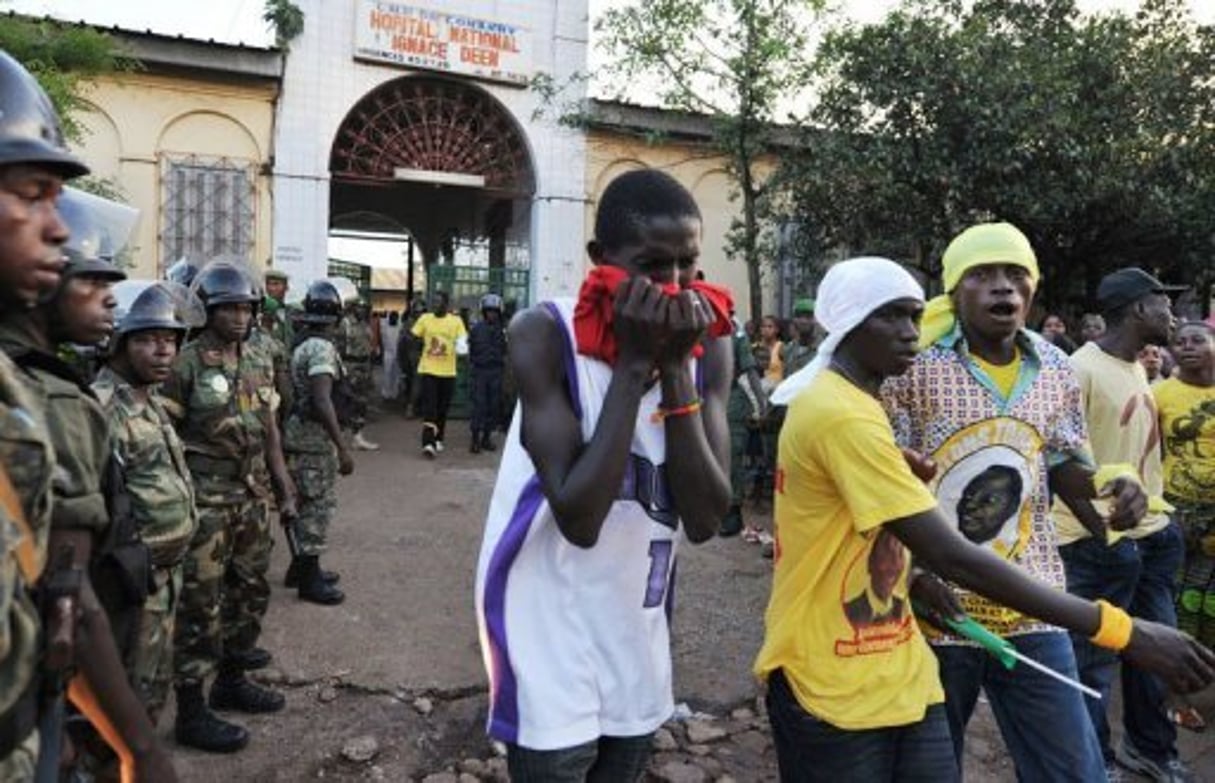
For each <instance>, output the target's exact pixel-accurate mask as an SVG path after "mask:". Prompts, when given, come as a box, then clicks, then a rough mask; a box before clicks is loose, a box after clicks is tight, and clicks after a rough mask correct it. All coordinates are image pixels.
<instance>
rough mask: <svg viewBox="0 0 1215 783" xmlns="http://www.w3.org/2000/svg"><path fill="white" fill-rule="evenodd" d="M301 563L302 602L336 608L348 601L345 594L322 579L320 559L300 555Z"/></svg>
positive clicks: (300, 591)
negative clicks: (336, 605) (335, 606)
mask: <svg viewBox="0 0 1215 783" xmlns="http://www.w3.org/2000/svg"><path fill="white" fill-rule="evenodd" d="M299 562H300V568H299V571H300V589H299V596H300V600H301V601H311V602H312V603H314V604H321V605H323V606H334V605H335V604H340V603H341V602H342V601H345V600H346V595H345V593H343V592H342V591H341V590H339V589H337V588H336V587H334V586H333V585H332V584H329V583H328V582H326V581H325V580H324V578H322V577H321V573H322V572H321V564H320V559H319V558H318V557H317V556H316V555H300V558H299Z"/></svg>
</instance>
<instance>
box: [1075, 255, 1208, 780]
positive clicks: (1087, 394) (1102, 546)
mask: <svg viewBox="0 0 1215 783" xmlns="http://www.w3.org/2000/svg"><path fill="white" fill-rule="evenodd" d="M1173 290H1177V289H1174V288H1171V287H1169V286H1165V285H1164V284H1163V283H1161V282H1160V281H1159V280H1157V279H1156V278H1154V277H1152V276H1151V275H1149V274H1148V273H1147V272H1144V271H1143V270H1142V269H1138V268H1134V267H1128V268H1125V269H1119V270H1117V271H1115V272H1112V273H1110V274H1109V275H1106V276H1105V277H1104V278H1102V280H1101V283H1100V285H1099V286H1098V288H1097V300H1098V302H1099V303H1100V305H1101V309H1102V315H1103V316H1104V318H1105V323H1106V331H1105V332H1104V333H1103V334H1102V335H1101V336H1100V337H1098V338H1097V339H1095V340H1092V341H1090V342H1087V343H1085V344H1084V345H1083V346H1081V347H1080V348H1079V349H1078V350H1077V351H1076V352H1075V353H1074V354H1072V356H1071V363H1072V367H1073V368H1074V369H1075V371H1076V376H1077V379H1078V380H1079V381H1080V391H1081V400H1082V405H1083V407H1084V418H1085V420H1086V422H1087V423H1088V432H1089V441H1090V444H1091V446H1092V451H1093V457H1094V459H1096V461H1097V464H1099V465H1117V464H1125V465H1129V466H1131V467H1132V468H1134V470H1135V471H1136V472H1137V473H1138V474H1139V476H1140V478H1141V479H1142V482H1143V488H1144V491H1145V492H1147V494H1148V497H1149V498H1160V497H1161V495H1162V493H1163V491H1164V469H1163V468H1162V466H1161V459H1160V423H1159V421H1158V418H1157V412H1156V403H1155V401H1154V399H1153V397H1152V390H1151V387H1150V386H1149V385H1148V380H1147V374H1146V373H1145V371H1144V369H1143V365H1141V364H1140V363H1139V362H1138V355H1139V351H1140V350H1142V349H1143V347H1144V346H1145V345H1147V344H1149V343H1163V342H1165V341H1167V340H1168V338H1169V332H1170V330H1171V327H1172V324H1173V313H1172V309H1171V306H1170V303H1169V297H1168V293H1169V292H1170V291H1173ZM1107 505H1108V504H1107V503H1106V501H1102V500H1093V501H1080V500H1076V499H1073V500H1072V501H1071V502H1070V504H1069V505H1064V504H1062V503H1056V508H1055V509H1054V516H1055V523H1056V525H1057V529H1058V537H1059V543H1060V547H1059V554H1060V556H1062V558H1063V565H1064V568H1065V570H1066V574H1067V589H1068V592H1071V593H1074V594H1076V595H1079V596H1082V597H1084V598H1089V599H1093V600H1096V599H1098V598H1102V599H1105V600H1107V601H1109V602H1110V603H1112V604H1114V605H1116V606H1121V607H1122V608H1124V609H1128V610H1129V609H1131V608H1134V610H1135V614H1136V615H1138V616H1140V617H1144V618H1146V619H1149V620H1152V621H1155V622H1159V623H1163V624H1165V625H1170V626H1174V627H1175V626H1176V625H1177V613H1176V609H1175V606H1174V599H1173V590H1174V586H1173V584H1174V578H1175V577H1176V574H1177V571H1178V570H1179V569H1180V568H1181V563H1182V558H1183V555H1184V548H1185V547H1184V544H1183V542H1182V538H1181V530H1180V528H1179V527H1178V525H1177V524H1176V523H1174V522H1173V521H1172V520H1171V519H1170V518H1169V515H1168V514H1167V513H1165V512H1164V511H1163V510H1160V509H1161V506H1160V505H1159V504H1152V503H1149V510H1148V513H1147V514H1146V515H1145V516H1144V517H1143V519H1141V520H1140V521H1139V522H1138V524H1135V525H1134V526H1132V527H1129V528H1126V529H1123V530H1120V531H1114V532H1113V533H1112V534H1109V533H1107V532H1106V525H1105V523H1104V516H1105V512H1106V510H1107V508H1106V507H1107ZM1119 533H1121V534H1123V535H1124V536H1125V537H1121V536H1119V535H1118V534H1119ZM1072 644H1073V646H1074V648H1075V651H1076V666H1077V668H1078V669H1079V672H1080V679H1081V680H1082V681H1083V682H1084V683H1085V684H1087V685H1089V686H1090V687H1092V688H1096V689H1097V690H1099V691H1101V692H1102V693H1103V694H1108V693H1109V692H1110V690H1111V687H1112V683H1113V678H1114V675H1115V673H1116V672H1118V659H1117V657H1116V656H1114V655H1111V654H1109V653H1108V652H1107V651H1105V650H1101V649H1098V648H1095V647H1094V646H1093V645H1092V644H1091V643H1090V642H1089V641H1088V640H1087V639H1084V638H1082V637H1081V638H1077V637H1076V636H1075V635H1073V637H1072ZM1121 672H1122V694H1123V697H1122V722H1123V725H1124V727H1125V728H1126V734H1125V736H1124V739H1123V741H1122V744H1121V746H1120V747H1119V748H1118V749H1117V753H1116V754H1115V751H1114V749H1113V747H1112V746H1111V743H1110V726H1109V718H1108V716H1107V714H1106V710H1107V705H1108V702H1106V701H1104V700H1103V701H1097V700H1095V699H1090V700H1086V702H1085V704H1086V706H1087V707H1088V712H1089V717H1090V718H1091V719H1092V721H1093V728H1094V729H1096V731H1097V737H1098V740H1099V741H1100V743H1101V751H1102V754H1103V756H1104V757H1105V760H1106V762H1107V763H1109V762H1111V761H1113V760H1115V758H1116V760H1117V762H1118V764H1120V765H1121V766H1124V767H1126V768H1128V769H1130V770H1131V771H1133V772H1138V773H1140V774H1143V775H1146V776H1148V777H1151V778H1153V779H1156V780H1164V779H1169V780H1171V779H1173V777H1168V776H1169V775H1182V774H1184V767H1183V766H1182V763H1181V761H1180V760H1179V759H1178V756H1177V729H1176V727H1175V726H1174V724H1173V723H1172V721H1170V720H1169V718H1168V716H1167V714H1166V709H1167V704H1166V700H1167V697H1168V692H1167V690H1166V689H1165V688H1164V686H1163V684H1162V683H1161V682H1160V680H1159V679H1157V678H1156V677H1153V676H1151V675H1149V674H1147V673H1146V672H1143V671H1141V670H1138V669H1136V668H1135V667H1133V666H1123V667H1122V668H1121ZM1178 779H1181V778H1178Z"/></svg>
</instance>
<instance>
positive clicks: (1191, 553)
mask: <svg viewBox="0 0 1215 783" xmlns="http://www.w3.org/2000/svg"><path fill="white" fill-rule="evenodd" d="M1173 353H1174V354H1175V355H1176V357H1177V373H1176V374H1175V375H1174V376H1173V377H1172V378H1169V379H1168V380H1164V381H1161V382H1160V383H1158V384H1156V385H1155V386H1154V387H1153V388H1152V394H1153V395H1154V396H1155V398H1156V404H1157V405H1158V406H1159V408H1160V432H1161V437H1162V438H1163V439H1164V477H1165V478H1164V496H1165V498H1166V499H1167V500H1168V501H1169V502H1170V503H1172V504H1173V505H1175V506H1176V507H1177V518H1178V520H1179V521H1180V523H1181V529H1182V532H1183V534H1184V536H1185V542H1186V552H1185V566H1184V568H1183V569H1182V572H1181V597H1180V601H1179V603H1178V606H1177V625H1178V626H1179V627H1180V628H1182V629H1183V630H1186V631H1189V632H1190V633H1191V634H1193V635H1194V637H1195V638H1197V639H1198V641H1200V642H1202V643H1203V644H1205V645H1206V646H1208V647H1211V648H1215V617H1212V616H1211V615H1210V614H1209V613H1208V611H1204V610H1205V609H1206V607H1210V606H1215V327H1212V326H1210V325H1208V324H1205V323H1202V322H1201V321H1192V322H1189V323H1186V324H1182V326H1181V327H1180V328H1179V329H1178V330H1177V337H1176V339H1175V340H1174V341H1173Z"/></svg>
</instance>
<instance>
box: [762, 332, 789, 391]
mask: <svg viewBox="0 0 1215 783" xmlns="http://www.w3.org/2000/svg"><path fill="white" fill-rule="evenodd" d="M783 336H784V335H782V334H781V326H780V320H779V319H778V318H777V317H776V316H774V315H765V316H764V320H763V321H762V322H761V323H760V326H759V344H760V345H762V346H763V347H764V349H765V350H766V352H767V354H768V361H767V363H766V364H761V365H760V367H761V368H762V369H763V374H764V380H765V381H767V382H768V385H769V388H768V391H769V392H770V391H772V389H774V388H776V384H778V383H780V382H781V381H783V380H784V379H785V373H784V369H783V365H782V364H781V355H780V354H781V347H782V345H783V344H782V342H781V338H782V337H783Z"/></svg>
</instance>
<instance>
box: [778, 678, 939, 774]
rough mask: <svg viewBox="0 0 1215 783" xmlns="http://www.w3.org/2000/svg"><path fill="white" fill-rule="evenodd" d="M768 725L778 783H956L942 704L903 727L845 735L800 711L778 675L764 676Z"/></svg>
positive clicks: (785, 684)
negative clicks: (766, 682)
mask: <svg viewBox="0 0 1215 783" xmlns="http://www.w3.org/2000/svg"><path fill="white" fill-rule="evenodd" d="M767 703H768V720H770V721H771V723H772V739H773V742H774V743H775V744H776V760H777V763H778V764H779V765H780V779H781V781H782V783H894V782H895V781H898V783H956V782H957V781H959V780H960V779H961V775H960V773H959V771H958V761H957V759H955V758H954V756H953V753H952V750H953V747H952V745H951V744H950V741H949V724H948V722H947V721H946V719H945V709H944V707H943V706H942V705H940V704H934V705H932V706H931V707H929V708H928V712H927V713H925V715H924V719H923V720H921V721H920V722H919V723H912V724H909V725H906V726H893V727H890V728H882V729H864V730H859V731H847V730H845V729H839V728H836V727H835V726H832V725H831V724H830V723H827V722H825V721H821V720H819V719H818V718H816V717H814V716H813V715H811V714H810V713H808V712H806V711H805V710H804V709H802V706H801V704H799V703H798V701H797V697H795V696H794V695H793V692H792V691H791V690H790V689H789V683H788V681H787V680H786V679H785V675H784V673H783V672H781V671H780V670H779V669H777V670H776V671H774V672H772V674H770V675H769V676H768V696H767Z"/></svg>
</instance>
